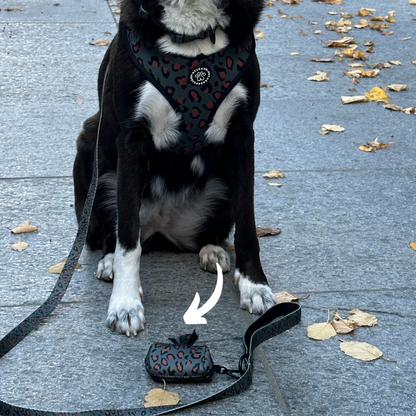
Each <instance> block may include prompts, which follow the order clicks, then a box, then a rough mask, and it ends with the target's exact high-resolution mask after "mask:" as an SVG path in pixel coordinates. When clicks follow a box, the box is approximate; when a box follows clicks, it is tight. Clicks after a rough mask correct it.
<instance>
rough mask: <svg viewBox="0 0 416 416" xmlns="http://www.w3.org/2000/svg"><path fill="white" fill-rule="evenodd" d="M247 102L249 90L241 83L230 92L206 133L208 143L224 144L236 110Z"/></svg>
mask: <svg viewBox="0 0 416 416" xmlns="http://www.w3.org/2000/svg"><path fill="white" fill-rule="evenodd" d="M246 100H247V88H246V87H245V86H244V85H243V84H241V83H240V82H239V83H238V84H237V85H236V86H235V87H234V88H233V89H232V90H231V91H230V93H229V94H228V95H227V97H226V98H225V99H224V101H223V102H222V103H221V105H220V106H219V107H218V110H217V112H216V113H215V116H214V119H213V120H212V122H211V124H210V125H209V127H208V130H207V131H206V132H205V137H206V139H207V143H217V144H219V143H222V142H223V141H224V140H225V136H226V135H227V130H228V125H229V123H230V120H231V118H232V116H233V114H234V111H235V109H236V108H237V106H238V105H239V104H240V103H241V102H245V101H246Z"/></svg>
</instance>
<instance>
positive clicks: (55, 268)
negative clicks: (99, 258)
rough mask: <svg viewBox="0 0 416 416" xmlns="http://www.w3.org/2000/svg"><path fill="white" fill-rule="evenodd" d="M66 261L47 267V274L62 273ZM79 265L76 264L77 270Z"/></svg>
mask: <svg viewBox="0 0 416 416" xmlns="http://www.w3.org/2000/svg"><path fill="white" fill-rule="evenodd" d="M65 262H66V259H63V260H61V261H60V262H59V263H57V264H54V265H53V266H51V267H49V269H48V272H49V273H52V274H60V273H61V272H62V269H63V268H64V266H65ZM80 267H81V265H80V264H79V263H77V267H76V268H77V269H79V268H80Z"/></svg>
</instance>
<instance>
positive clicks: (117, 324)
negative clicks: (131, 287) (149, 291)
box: [106, 291, 146, 336]
mask: <svg viewBox="0 0 416 416" xmlns="http://www.w3.org/2000/svg"><path fill="white" fill-rule="evenodd" d="M142 296H143V293H142V292H141V291H140V292H139V293H138V294H132V293H131V294H127V293H125V294H124V296H122V297H121V296H113V295H112V296H111V299H110V306H109V307H108V315H107V320H106V325H107V326H108V327H109V328H111V330H112V331H113V332H117V333H119V334H126V335H127V336H130V334H133V335H137V333H138V332H140V331H143V330H144V324H145V323H146V320H145V318H144V307H143V304H142V301H141V298H142Z"/></svg>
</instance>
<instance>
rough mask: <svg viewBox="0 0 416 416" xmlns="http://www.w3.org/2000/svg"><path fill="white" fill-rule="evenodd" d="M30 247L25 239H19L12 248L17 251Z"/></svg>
mask: <svg viewBox="0 0 416 416" xmlns="http://www.w3.org/2000/svg"><path fill="white" fill-rule="evenodd" d="M28 247H29V244H28V243H26V242H24V241H19V242H18V243H15V244H12V249H13V250H16V251H20V252H21V251H24V250H26V249H27V248H28Z"/></svg>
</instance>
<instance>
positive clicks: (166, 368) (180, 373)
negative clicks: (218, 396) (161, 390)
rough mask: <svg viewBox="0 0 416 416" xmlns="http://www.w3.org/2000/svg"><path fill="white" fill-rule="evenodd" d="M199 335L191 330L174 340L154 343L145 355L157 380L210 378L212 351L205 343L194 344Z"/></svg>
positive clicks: (146, 361)
mask: <svg viewBox="0 0 416 416" xmlns="http://www.w3.org/2000/svg"><path fill="white" fill-rule="evenodd" d="M197 339H198V335H197V334H196V333H195V330H194V331H193V333H192V334H186V335H181V336H180V337H179V338H178V339H177V340H176V339H174V338H169V340H170V341H172V342H173V344H163V343H161V342H156V343H153V344H152V345H151V346H150V348H149V351H148V352H147V355H146V358H145V366H146V370H147V372H148V373H149V375H150V377H152V378H153V380H155V381H160V382H161V381H163V380H165V381H166V382H169V381H175V382H195V381H210V380H211V378H212V375H213V374H214V363H213V361H212V357H211V352H210V351H209V348H208V347H206V346H195V345H193V344H194V343H195V342H196V340H197Z"/></svg>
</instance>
